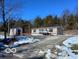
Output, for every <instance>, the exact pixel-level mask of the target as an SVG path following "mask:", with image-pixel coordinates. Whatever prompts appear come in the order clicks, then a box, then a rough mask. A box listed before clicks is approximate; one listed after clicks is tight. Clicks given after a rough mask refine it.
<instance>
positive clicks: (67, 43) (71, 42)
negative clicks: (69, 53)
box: [63, 36, 78, 47]
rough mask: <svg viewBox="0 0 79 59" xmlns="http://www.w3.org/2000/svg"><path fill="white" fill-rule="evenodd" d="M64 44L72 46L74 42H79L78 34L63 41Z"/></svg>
mask: <svg viewBox="0 0 79 59" xmlns="http://www.w3.org/2000/svg"><path fill="white" fill-rule="evenodd" d="M63 44H64V45H65V46H67V47H70V45H72V44H78V36H74V37H70V38H68V39H67V40H65V41H64V42H63Z"/></svg>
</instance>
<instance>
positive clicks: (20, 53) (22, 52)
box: [0, 35, 71, 59]
mask: <svg viewBox="0 0 79 59" xmlns="http://www.w3.org/2000/svg"><path fill="white" fill-rule="evenodd" d="M69 37H71V36H65V35H58V36H45V37H43V38H42V40H41V41H40V42H36V43H34V44H25V45H22V46H20V47H17V48H16V49H17V53H16V54H14V55H13V56H12V57H10V56H9V57H7V56H5V57H0V59H11V58H12V59H28V58H29V57H30V58H29V59H35V58H36V59H39V56H38V52H39V50H45V49H48V48H53V47H54V46H55V45H56V44H62V42H63V41H64V40H66V39H67V38H69ZM36 56H38V57H36ZM31 57H33V58H31ZM42 58H43V56H41V59H42Z"/></svg>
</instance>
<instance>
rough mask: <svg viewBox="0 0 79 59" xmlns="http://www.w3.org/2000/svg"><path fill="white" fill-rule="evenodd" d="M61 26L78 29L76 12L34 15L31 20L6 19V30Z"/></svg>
mask: <svg viewBox="0 0 79 59" xmlns="http://www.w3.org/2000/svg"><path fill="white" fill-rule="evenodd" d="M52 26H63V27H64V28H65V30H72V29H78V14H77V13H76V14H73V13H69V12H65V13H64V14H63V15H62V16H60V17H58V16H52V15H48V16H46V17H45V18H41V17H36V18H35V19H34V20H33V21H32V20H30V21H27V20H25V19H21V18H20V19H14V18H9V19H7V21H6V30H7V31H9V29H10V28H14V27H21V28H23V32H30V30H31V28H33V27H36V28H38V27H52ZM4 29H5V28H4V26H3V23H1V24H0V31H4Z"/></svg>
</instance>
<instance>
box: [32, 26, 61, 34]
mask: <svg viewBox="0 0 79 59" xmlns="http://www.w3.org/2000/svg"><path fill="white" fill-rule="evenodd" d="M58 34H63V28H62V27H61V26H56V27H41V28H33V29H31V35H58Z"/></svg>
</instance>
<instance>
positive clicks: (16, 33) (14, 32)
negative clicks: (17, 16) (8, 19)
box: [10, 27, 22, 36]
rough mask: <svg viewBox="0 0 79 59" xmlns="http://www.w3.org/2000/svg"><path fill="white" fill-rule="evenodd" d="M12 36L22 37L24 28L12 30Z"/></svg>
mask: <svg viewBox="0 0 79 59" xmlns="http://www.w3.org/2000/svg"><path fill="white" fill-rule="evenodd" d="M10 35H11V36H15V35H22V28H20V27H19V28H11V29H10Z"/></svg>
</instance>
